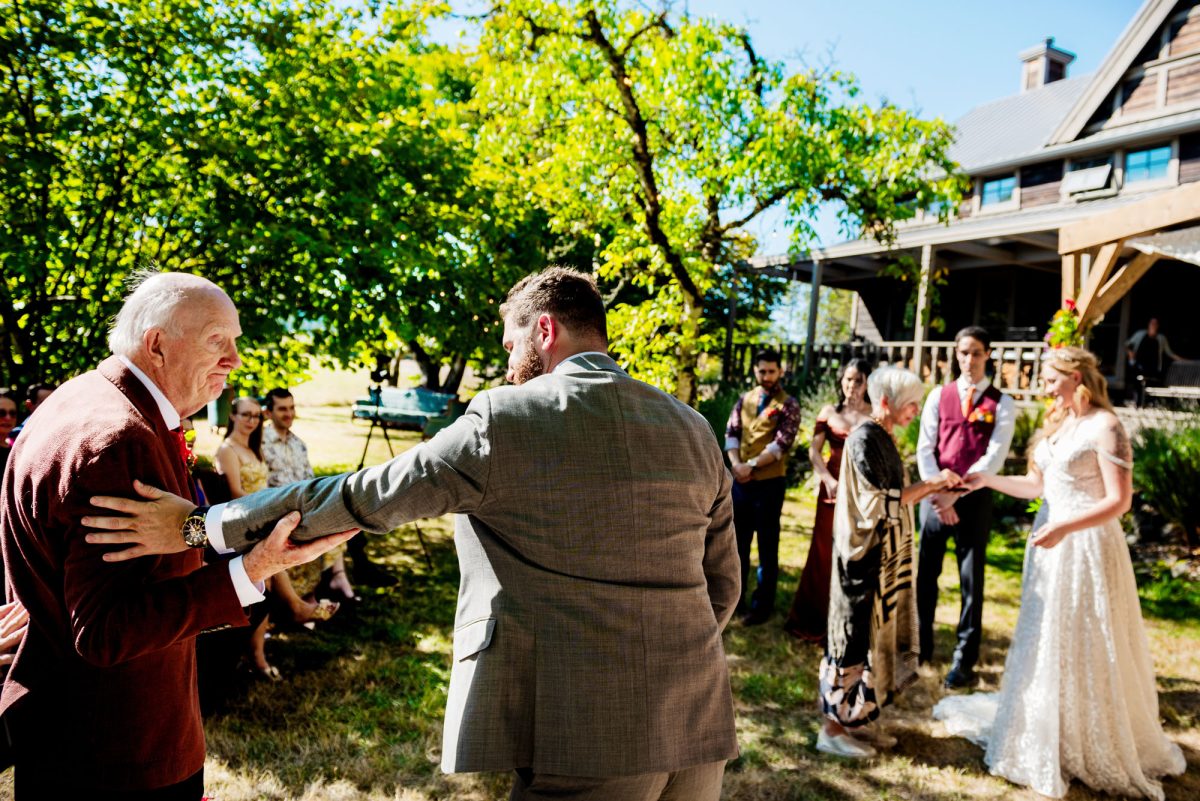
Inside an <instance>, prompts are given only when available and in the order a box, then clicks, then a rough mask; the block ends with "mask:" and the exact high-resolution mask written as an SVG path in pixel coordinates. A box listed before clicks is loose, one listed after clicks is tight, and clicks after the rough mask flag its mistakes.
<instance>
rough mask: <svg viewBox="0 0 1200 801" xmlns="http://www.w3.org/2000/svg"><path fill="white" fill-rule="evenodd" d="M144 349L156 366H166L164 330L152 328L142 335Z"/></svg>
mask: <svg viewBox="0 0 1200 801" xmlns="http://www.w3.org/2000/svg"><path fill="white" fill-rule="evenodd" d="M142 347H144V348H145V349H146V353H147V354H148V355H149V356H150V361H151V362H153V363H154V365H155V366H157V367H161V366H162V365H164V364H166V361H167V358H166V355H165V354H164V353H163V330H162V329H161V328H150V329H148V330H147V331H146V333H144V334H142Z"/></svg>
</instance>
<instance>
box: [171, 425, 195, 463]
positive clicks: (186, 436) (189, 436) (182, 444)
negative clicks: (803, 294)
mask: <svg viewBox="0 0 1200 801" xmlns="http://www.w3.org/2000/svg"><path fill="white" fill-rule="evenodd" d="M174 434H175V446H176V447H177V448H178V450H179V458H180V459H183V463H184V464H185V465H187V467H188V470H191V469H192V468H193V467H195V466H196V454H195V453H193V452H192V443H193V442H195V441H196V432H195V431H194V430H193V431H176V432H174Z"/></svg>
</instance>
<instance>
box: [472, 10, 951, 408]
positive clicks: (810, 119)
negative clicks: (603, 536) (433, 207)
mask: <svg viewBox="0 0 1200 801" xmlns="http://www.w3.org/2000/svg"><path fill="white" fill-rule="evenodd" d="M477 63H478V65H479V70H480V81H479V85H478V88H477V90H476V92H475V95H474V98H473V103H474V105H475V108H477V109H478V110H479V113H480V115H481V116H482V117H483V118H484V119H485V122H484V125H483V131H482V134H481V137H480V147H479V153H480V157H481V159H483V160H484V161H485V162H486V163H487V164H489V165H490V166H491V169H492V170H493V173H494V175H495V176H496V178H497V179H499V178H501V177H504V176H508V177H509V178H510V179H511V180H513V181H516V182H517V183H519V184H520V185H521V186H522V187H523V188H524V189H525V199H526V202H531V203H537V204H539V205H541V206H542V207H544V208H545V209H547V212H548V214H549V215H550V223H551V225H552V227H553V228H554V229H555V230H556V231H577V232H578V231H583V232H610V235H609V236H607V238H606V239H605V240H604V241H603V242H602V243H601V247H600V248H599V250H598V253H597V267H598V271H599V274H600V275H601V277H602V278H605V279H606V280H609V281H625V282H627V283H628V284H629V285H631V286H633V287H636V288H638V289H640V290H641V291H642V292H643V293H644V295H645V299H644V300H642V301H641V302H639V303H636V304H631V303H617V304H616V305H615V306H614V307H613V308H612V309H611V310H610V314H611V317H610V326H611V328H612V330H613V334H614V336H613V343H612V344H613V348H614V350H616V351H618V352H619V353H621V354H622V355H623V357H624V359H625V361H626V363H627V365H628V366H629V367H631V369H633V370H634V372H636V373H638V374H639V375H641V376H642V377H645V378H647V379H649V380H652V381H654V382H656V383H658V384H659V385H660V386H663V387H664V388H668V389H671V390H673V391H674V392H675V393H676V394H677V396H678V397H680V398H682V399H684V400H686V401H688V402H692V401H694V399H695V395H696V371H697V365H698V362H699V354H700V352H701V351H703V350H705V349H708V348H710V347H711V346H712V344H713V343H712V342H711V339H712V335H711V334H709V333H706V332H705V329H704V323H703V317H704V308H705V305H706V298H709V297H710V295H711V294H712V293H714V292H719V291H720V290H719V288H718V285H719V283H720V282H722V281H723V280H726V279H725V276H724V275H723V274H722V272H721V265H728V264H733V263H735V262H737V261H739V260H741V259H744V258H746V257H747V256H749V255H750V254H751V253H752V252H753V250H754V242H753V239H752V237H751V236H750V234H749V233H748V232H747V230H746V229H747V226H748V225H749V224H750V223H751V222H752V221H753V220H754V219H755V218H756V217H758V215H760V214H761V213H763V212H764V211H766V210H767V209H770V208H773V207H777V206H780V205H782V207H783V208H784V209H785V211H786V214H787V216H788V218H789V219H790V221H791V222H792V224H793V225H794V230H795V243H796V246H797V247H800V246H802V245H804V244H805V243H806V242H808V241H809V240H810V238H811V234H812V230H811V227H810V226H809V224H808V222H807V220H809V219H811V218H812V217H813V215H814V213H815V211H816V209H817V208H818V206H820V205H821V204H823V203H826V202H829V201H837V202H838V206H839V209H840V214H841V217H842V220H843V223H844V226H845V227H846V228H847V229H848V230H852V231H866V232H868V233H869V234H871V235H873V236H876V237H878V238H880V239H882V240H887V239H889V238H890V237H891V236H892V226H893V223H894V222H895V221H896V220H898V219H904V218H905V217H909V216H911V215H912V214H913V212H914V210H915V208H914V207H916V208H930V207H934V206H935V205H940V206H941V207H944V208H952V207H953V206H954V203H955V201H956V200H957V197H958V195H959V193H960V185H959V184H960V182H959V179H958V178H956V177H955V173H954V165H953V164H952V162H951V161H950V159H949V158H948V156H947V155H946V150H947V147H948V146H949V144H950V141H951V134H950V130H949V128H948V127H947V126H946V125H945V124H943V123H942V122H940V121H936V120H935V121H924V120H921V119H918V118H917V117H915V116H914V115H912V114H910V113H908V112H906V111H903V110H901V109H898V108H896V107H894V106H891V105H887V104H883V105H880V106H871V105H868V104H865V103H860V102H858V101H857V100H856V95H857V91H858V90H857V87H856V85H855V83H854V81H853V79H852V78H850V77H849V76H847V75H844V74H841V73H837V72H823V73H821V72H816V71H809V72H803V73H798V74H789V73H788V72H787V71H786V69H785V68H784V67H783V66H782V65H781V64H777V63H772V62H769V61H767V60H765V59H763V58H761V57H760V56H759V55H758V54H757V53H756V52H755V50H754V47H753V44H752V42H751V40H750V37H749V36H748V34H747V33H746V32H745V31H744V30H742V29H739V28H737V27H735V26H732V25H727V24H724V23H721V22H717V21H712V20H706V19H700V18H695V17H691V16H689V15H687V14H686V13H684V14H679V13H675V12H673V11H672V10H671V9H670V8H669V7H663V8H662V9H660V10H658V11H649V10H647V9H646V8H644V7H641V6H637V7H630V6H629V5H626V4H623V3H621V2H618V0H590V1H589V2H578V3H565V2H551V0H507V1H506V2H500V3H498V4H497V5H496V6H495V7H494V8H493V9H492V11H491V13H489V14H488V15H487V16H486V19H485V24H484V27H483V33H482V38H481V42H480V47H479V55H478V61H477ZM935 176H943V177H935Z"/></svg>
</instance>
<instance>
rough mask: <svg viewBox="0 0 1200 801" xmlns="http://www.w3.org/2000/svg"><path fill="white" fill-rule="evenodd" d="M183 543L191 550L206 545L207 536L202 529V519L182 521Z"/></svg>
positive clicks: (191, 518)
mask: <svg viewBox="0 0 1200 801" xmlns="http://www.w3.org/2000/svg"><path fill="white" fill-rule="evenodd" d="M183 541H184V542H186V543H187V544H188V546H189V547H191V548H202V547H203V546H205V545H207V544H208V534H207V532H206V531H205V529H204V518H202V517H189V518H188V519H187V520H185V521H184V523H183Z"/></svg>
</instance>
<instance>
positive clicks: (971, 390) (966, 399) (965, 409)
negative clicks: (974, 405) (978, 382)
mask: <svg viewBox="0 0 1200 801" xmlns="http://www.w3.org/2000/svg"><path fill="white" fill-rule="evenodd" d="M973 400H975V385H974V384H972V385H971V386H969V387H967V394H966V395H964V396H963V402H962V413H963V417H966V416H967V415H969V414H970V413H971V401H973Z"/></svg>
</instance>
